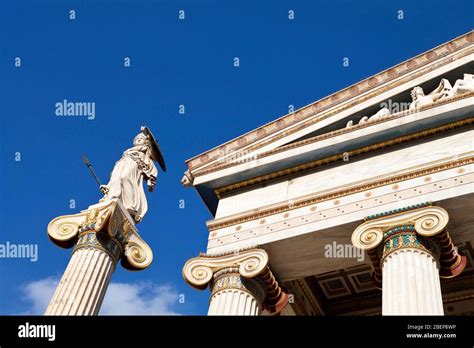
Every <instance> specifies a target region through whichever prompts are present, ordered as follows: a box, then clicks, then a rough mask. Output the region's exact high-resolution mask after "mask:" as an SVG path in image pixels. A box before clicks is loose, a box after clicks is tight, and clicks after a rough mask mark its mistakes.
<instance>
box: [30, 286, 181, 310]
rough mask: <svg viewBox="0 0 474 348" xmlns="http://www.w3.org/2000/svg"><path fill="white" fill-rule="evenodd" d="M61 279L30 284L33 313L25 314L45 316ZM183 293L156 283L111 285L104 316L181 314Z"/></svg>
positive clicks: (104, 303)
mask: <svg viewBox="0 0 474 348" xmlns="http://www.w3.org/2000/svg"><path fill="white" fill-rule="evenodd" d="M57 284H58V280H57V279H55V278H51V277H50V278H44V279H40V280H36V281H33V282H30V283H28V284H26V285H25V286H24V288H23V289H22V293H23V299H24V300H25V301H26V302H27V303H28V304H29V306H30V310H28V311H27V312H24V313H21V314H33V315H36V314H38V315H42V314H44V311H45V310H46V307H47V306H48V304H49V301H50V300H51V298H52V296H53V294H54V291H55V290H56V286H57ZM178 297H179V294H178V293H177V291H176V290H175V289H174V288H173V287H171V286H169V285H157V284H154V283H152V282H137V283H111V284H110V285H109V288H108V289H107V293H106V294H105V298H104V302H103V304H102V307H101V310H100V314H101V315H148V314H155V315H177V314H178V313H176V312H175V311H174V310H173V307H174V306H175V305H176V304H177V303H178Z"/></svg>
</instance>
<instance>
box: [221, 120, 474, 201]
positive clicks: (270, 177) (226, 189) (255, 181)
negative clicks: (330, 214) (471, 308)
mask: <svg viewBox="0 0 474 348" xmlns="http://www.w3.org/2000/svg"><path fill="white" fill-rule="evenodd" d="M473 123H474V117H469V118H466V119H464V120H461V121H456V122H451V123H448V124H445V125H442V126H439V127H434V128H430V129H426V130H423V131H419V132H415V133H411V134H407V135H404V136H402V137H397V138H394V139H390V140H385V141H383V142H380V143H376V144H372V145H368V146H364V147H361V148H358V149H354V150H350V151H346V152H343V153H339V154H337V155H333V156H329V157H325V158H321V159H318V160H315V161H311V162H308V163H304V164H300V165H297V166H294V167H290V168H286V169H281V170H279V171H276V172H273V173H269V174H264V175H261V176H258V177H255V178H251V179H247V180H244V181H240V182H238V183H235V184H231V185H226V186H223V187H219V188H216V189H215V190H214V192H215V194H216V195H217V196H218V197H221V196H222V195H223V194H226V193H230V192H234V191H237V190H240V189H243V188H248V187H251V186H255V185H259V184H263V183H268V182H270V181H275V180H277V179H278V180H279V179H282V178H284V177H287V176H290V175H295V174H298V173H301V172H304V171H308V170H311V169H314V168H317V167H321V166H324V165H327V164H330V163H334V162H337V161H343V160H344V158H346V157H347V156H348V157H356V156H360V155H363V154H367V153H371V152H374V151H378V150H382V149H385V148H388V147H392V146H395V145H400V144H403V143H407V142H410V141H413V140H417V139H422V138H426V137H429V136H433V135H436V134H439V133H443V132H447V131H450V130H453V129H457V128H461V127H466V126H469V125H472V124H473Z"/></svg>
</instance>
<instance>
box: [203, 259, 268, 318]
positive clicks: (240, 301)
mask: <svg viewBox="0 0 474 348" xmlns="http://www.w3.org/2000/svg"><path fill="white" fill-rule="evenodd" d="M211 289H212V290H211V291H212V293H211V298H210V302H209V312H208V315H260V313H261V311H262V301H263V299H264V298H265V294H266V289H265V285H264V284H263V282H262V281H260V280H258V279H243V278H242V277H241V276H240V274H239V269H238V268H232V267H231V268H226V269H223V270H221V271H219V272H216V274H215V275H214V280H213V282H212V285H211Z"/></svg>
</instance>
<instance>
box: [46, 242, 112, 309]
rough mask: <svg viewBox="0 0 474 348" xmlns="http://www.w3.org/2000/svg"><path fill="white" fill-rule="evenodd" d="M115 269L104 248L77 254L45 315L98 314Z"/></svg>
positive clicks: (70, 262)
mask: <svg viewBox="0 0 474 348" xmlns="http://www.w3.org/2000/svg"><path fill="white" fill-rule="evenodd" d="M114 268H115V265H114V262H113V260H112V258H111V257H110V256H109V254H107V253H106V252H104V251H102V250H100V249H93V248H91V249H79V250H77V251H75V252H74V254H73V255H72V257H71V260H70V261H69V264H68V266H67V268H66V271H65V272H64V274H63V276H62V278H61V281H60V282H59V285H58V287H57V288H56V292H55V293H54V295H53V298H52V299H51V302H50V304H49V306H48V308H47V309H46V312H45V315H97V314H98V312H99V309H100V306H101V304H102V301H103V299H104V295H105V292H106V290H107V287H108V285H109V282H110V278H111V276H112V273H113V271H114Z"/></svg>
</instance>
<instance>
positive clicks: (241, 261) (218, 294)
mask: <svg viewBox="0 0 474 348" xmlns="http://www.w3.org/2000/svg"><path fill="white" fill-rule="evenodd" d="M183 276H184V279H185V280H186V282H188V284H190V285H191V286H193V287H194V288H197V289H200V290H203V289H205V288H207V287H208V286H209V287H210V289H211V297H210V301H209V312H208V315H260V313H261V312H262V310H263V309H267V310H268V311H270V312H271V313H274V314H276V313H279V312H280V311H281V310H283V308H284V307H285V306H286V304H287V303H288V295H287V294H286V293H285V292H284V291H283V290H282V289H281V288H280V286H279V285H278V282H277V281H276V279H275V277H274V276H273V274H272V272H271V271H270V269H269V267H268V255H267V253H266V252H265V251H264V250H262V249H251V250H245V251H242V252H238V253H232V254H226V255H219V256H209V255H205V254H201V255H200V256H198V257H196V258H193V259H190V260H189V261H188V262H186V264H185V265H184V268H183Z"/></svg>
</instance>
